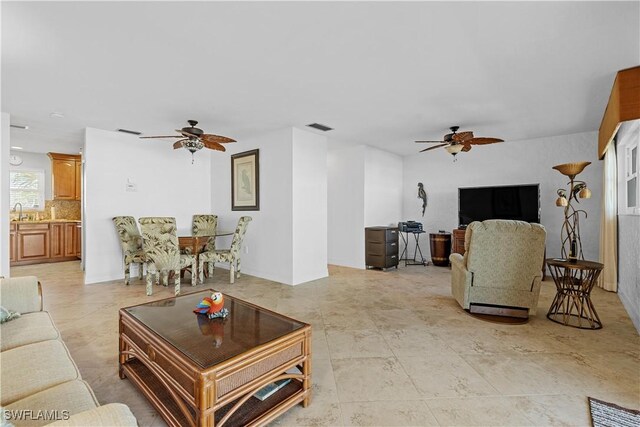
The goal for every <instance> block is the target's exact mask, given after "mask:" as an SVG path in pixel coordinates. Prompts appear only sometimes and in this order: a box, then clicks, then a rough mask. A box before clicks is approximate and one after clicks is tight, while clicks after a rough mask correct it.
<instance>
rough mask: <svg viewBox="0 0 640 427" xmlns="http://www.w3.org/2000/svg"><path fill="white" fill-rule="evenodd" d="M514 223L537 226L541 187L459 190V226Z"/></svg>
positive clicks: (533, 185) (513, 186)
mask: <svg viewBox="0 0 640 427" xmlns="http://www.w3.org/2000/svg"><path fill="white" fill-rule="evenodd" d="M487 219H514V220H519V221H526V222H535V223H540V184H528V185H504V186H499V187H467V188H459V189H458V224H459V225H460V226H461V227H463V228H464V227H466V226H467V225H469V224H471V223H472V222H473V221H484V220H487Z"/></svg>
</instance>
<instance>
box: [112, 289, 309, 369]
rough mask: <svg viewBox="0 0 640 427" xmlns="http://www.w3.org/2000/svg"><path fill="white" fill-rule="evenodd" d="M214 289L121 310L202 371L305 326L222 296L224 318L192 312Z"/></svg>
mask: <svg viewBox="0 0 640 427" xmlns="http://www.w3.org/2000/svg"><path fill="white" fill-rule="evenodd" d="M213 292H215V291H214V290H212V289H210V290H206V291H201V292H196V293H193V294H187V295H181V296H178V297H174V298H168V299H164V300H159V301H154V302H150V303H146V304H141V305H136V306H133V307H127V308H124V309H123V310H124V311H126V312H127V313H129V314H130V315H132V316H133V317H134V318H136V319H137V320H138V321H140V322H141V323H142V324H143V325H145V326H146V327H147V328H149V329H151V330H152V331H153V332H155V333H156V334H157V335H159V336H160V337H161V338H162V339H164V340H165V341H167V342H168V343H169V344H171V345H173V346H174V347H175V348H176V349H177V350H179V351H180V352H182V353H183V354H184V355H185V356H187V357H188V358H189V359H191V360H193V362H195V363H196V364H198V365H199V366H201V367H202V368H209V367H211V366H214V365H216V364H218V363H221V362H223V361H225V360H227V359H230V358H232V357H234V356H237V355H239V354H242V353H244V352H246V351H249V350H251V349H253V348H255V347H258V346H260V345H262V344H266V343H268V342H270V341H273V340H275V339H278V338H280V337H282V336H285V335H287V334H289V333H291V332H294V331H297V330H299V329H302V328H303V327H305V326H307V325H306V324H305V323H303V322H299V321H297V320H294V319H291V318H289V317H286V316H283V315H280V314H278V313H274V312H272V311H270V310H267V309H264V308H261V307H258V306H256V305H253V304H251V303H248V302H246V301H242V300H239V299H237V298H234V297H231V296H229V295H224V307H225V308H226V309H227V310H229V315H228V316H227V317H226V318H225V319H220V318H218V319H209V318H208V317H207V316H206V315H203V314H196V313H194V312H193V310H194V309H195V308H196V306H197V305H198V303H199V302H200V301H202V299H203V298H204V297H210V296H211V294H212V293H213Z"/></svg>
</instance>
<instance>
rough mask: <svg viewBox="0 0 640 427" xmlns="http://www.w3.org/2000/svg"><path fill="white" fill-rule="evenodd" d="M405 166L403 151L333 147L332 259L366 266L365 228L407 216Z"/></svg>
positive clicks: (330, 179) (330, 157)
mask: <svg viewBox="0 0 640 427" xmlns="http://www.w3.org/2000/svg"><path fill="white" fill-rule="evenodd" d="M402 168H403V161H402V157H400V156H398V155H396V154H392V153H389V152H387V151H384V150H380V149H377V148H373V147H369V146H366V145H358V146H349V147H346V148H335V149H333V150H331V151H329V155H328V182H329V202H328V207H329V230H328V233H329V237H328V240H329V248H328V250H329V263H330V264H335V265H342V266H346V267H353V268H364V267H365V264H364V262H365V253H364V252H365V250H364V228H365V227H369V226H377V225H397V224H398V221H400V220H401V219H402V196H403V194H402V177H403V174H402Z"/></svg>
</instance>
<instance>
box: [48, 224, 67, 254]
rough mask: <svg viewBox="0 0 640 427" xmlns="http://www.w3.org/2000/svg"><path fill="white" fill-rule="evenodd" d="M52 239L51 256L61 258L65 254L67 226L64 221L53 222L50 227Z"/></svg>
mask: <svg viewBox="0 0 640 427" xmlns="http://www.w3.org/2000/svg"><path fill="white" fill-rule="evenodd" d="M49 231H50V237H49V238H50V240H51V251H50V253H51V258H60V257H63V256H65V254H64V234H65V227H64V224H63V223H58V222H54V223H51V225H50V228H49Z"/></svg>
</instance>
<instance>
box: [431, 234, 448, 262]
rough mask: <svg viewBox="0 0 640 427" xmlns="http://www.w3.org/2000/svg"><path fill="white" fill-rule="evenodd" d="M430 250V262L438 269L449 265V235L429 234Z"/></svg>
mask: <svg viewBox="0 0 640 427" xmlns="http://www.w3.org/2000/svg"><path fill="white" fill-rule="evenodd" d="M429 243H430V245H431V246H430V248H431V262H433V265H437V266H439V267H446V266H448V265H449V255H450V254H451V233H444V232H440V233H431V234H429Z"/></svg>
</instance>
